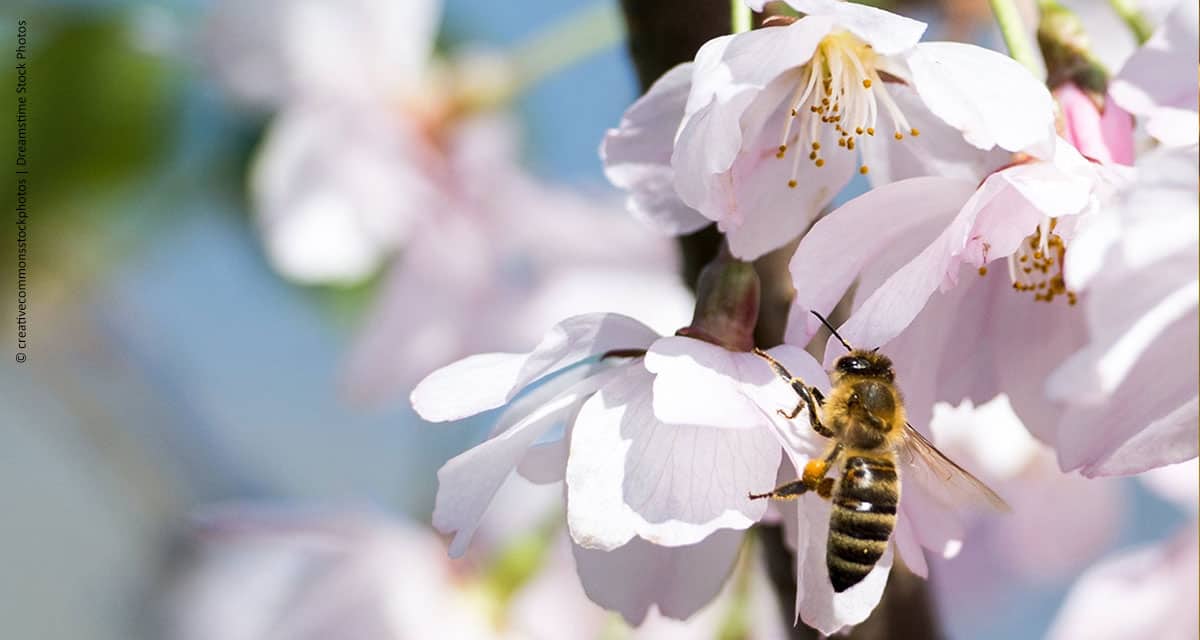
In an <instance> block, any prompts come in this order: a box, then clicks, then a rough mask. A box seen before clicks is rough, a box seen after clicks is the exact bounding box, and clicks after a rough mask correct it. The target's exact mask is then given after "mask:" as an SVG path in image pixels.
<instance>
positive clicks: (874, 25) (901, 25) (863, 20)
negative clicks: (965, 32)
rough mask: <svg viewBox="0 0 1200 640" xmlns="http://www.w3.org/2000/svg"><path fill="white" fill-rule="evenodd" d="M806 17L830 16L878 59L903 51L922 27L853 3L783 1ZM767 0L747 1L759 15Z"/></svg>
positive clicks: (917, 23)
mask: <svg viewBox="0 0 1200 640" xmlns="http://www.w3.org/2000/svg"><path fill="white" fill-rule="evenodd" d="M784 1H785V2H786V3H787V5H788V6H790V7H791V8H793V9H795V10H796V11H799V12H800V13H802V14H804V15H806V16H830V17H832V18H834V19H835V20H836V22H837V25H838V26H839V27H842V28H843V29H846V30H847V31H849V32H850V33H853V34H854V35H856V36H858V37H860V38H862V39H863V40H864V41H866V42H867V43H868V44H870V45H871V48H873V49H875V51H878V52H879V53H880V54H881V55H885V56H889V55H893V54H896V53H900V52H902V51H906V50H908V49H909V48H911V47H912V46H913V45H915V44H917V41H918V40H920V39H921V35H922V34H924V33H925V23H924V22H918V21H917V20H913V19H911V18H906V17H904V16H901V15H897V14H895V13H891V12H890V11H884V10H882V9H876V8H875V7H871V6H867V5H862V4H858V3H854V2H839V1H838V0H784ZM766 3H767V0H747V2H746V4H747V5H749V6H750V8H752V9H754V10H755V11H760V12H761V11H762V9H763V5H765V4H766Z"/></svg>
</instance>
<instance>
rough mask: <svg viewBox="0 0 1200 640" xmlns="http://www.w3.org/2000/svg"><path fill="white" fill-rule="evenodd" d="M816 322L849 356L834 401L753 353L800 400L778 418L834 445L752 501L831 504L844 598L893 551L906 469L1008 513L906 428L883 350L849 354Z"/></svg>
mask: <svg viewBox="0 0 1200 640" xmlns="http://www.w3.org/2000/svg"><path fill="white" fill-rule="evenodd" d="M813 315H815V316H817V318H818V319H820V320H821V322H822V323H823V324H824V325H825V326H826V327H827V328H828V329H829V330H830V331H831V332H833V335H834V336H835V337H836V338H837V339H838V340H839V341H840V342H841V343H842V346H844V347H845V348H846V351H847V352H848V353H847V354H846V355H844V356H842V357H840V358H838V359H837V362H836V363H835V364H834V368H833V372H832V373H831V374H830V379H831V382H832V387H831V389H830V392H829V397H824V396H823V395H822V394H821V392H820V391H819V390H817V389H816V388H815V387H812V386H809V385H808V384H806V383H805V382H804V381H803V380H801V379H800V378H797V377H795V376H793V375H792V374H791V373H790V372H788V370H787V369H786V368H784V366H783V365H782V364H780V363H779V362H778V361H776V360H775V359H774V358H772V357H771V356H770V355H768V354H766V353H765V352H763V351H761V350H758V349H755V350H754V353H755V354H757V355H758V356H759V357H761V358H763V359H764V360H766V361H767V362H768V363H769V364H770V366H771V368H772V369H774V371H775V373H776V374H778V375H779V376H780V377H781V378H783V379H784V380H787V381H788V383H789V384H791V386H792V388H793V389H794V390H795V391H796V394H797V395H798V396H800V400H799V402H798V403H797V404H796V407H795V408H794V409H792V410H791V411H784V410H782V409H780V410H779V414H780V415H782V416H784V417H785V418H787V419H789V420H791V419H793V418H795V417H796V416H797V415H799V414H800V412H801V411H802V410H804V409H805V408H807V409H808V419H809V423H810V425H811V426H812V428H813V430H814V431H816V432H817V433H818V434H820V435H822V436H824V437H826V438H829V439H830V441H831V442H830V443H829V447H828V449H827V450H826V451H825V454H824V455H823V456H821V457H820V458H814V459H812V460H810V461H809V462H808V463H807V464H806V465H805V466H804V471H803V473H802V474H801V477H800V479H799V480H795V481H793V482H789V483H787V484H784V485H781V486H779V487H776V488H775V489H774V490H772V491H770V492H769V493H763V494H754V493H751V494H750V499H752V500H757V499H761V498H776V499H784V500H787V499H796V498H798V497H800V496H801V495H803V494H805V493H807V492H809V491H815V492H816V493H817V495H819V496H820V497H821V498H824V499H827V500H832V502H833V513H832V515H831V517H830V521H829V538H828V541H827V544H826V548H825V564H826V566H827V567H828V568H829V581H830V583H831V584H832V585H833V590H834V591H836V592H838V593H841V592H843V591H845V590H846V589H849V588H850V587H853V586H854V585H856V584H858V583H859V582H861V581H862V580H863V578H865V577H867V574H869V573H870V572H871V570H872V569H873V568H874V567H875V563H876V562H878V561H879V558H880V557H881V556H883V552H884V551H885V550H886V549H887V545H888V539H889V538H891V535H892V530H893V529H894V528H895V525H896V508H897V507H898V505H899V503H900V480H901V477H900V476H901V473H900V470H899V467H900V466H903V468H904V473H905V474H906V475H907V474H910V473H911V474H915V475H925V477H924V478H921V480H923V481H922V482H921V484H922V486H923V487H931V486H932V487H935V490H936V491H938V493H939V495H940V496H944V497H946V498H947V501H948V502H953V503H956V504H962V503H975V504H981V505H988V506H990V507H991V508H995V509H997V510H1000V511H1007V510H1008V505H1007V504H1005V502H1004V500H1003V499H1001V498H1000V496H998V495H996V492H994V491H992V490H991V489H989V488H988V487H987V485H985V484H983V482H981V481H980V480H979V479H978V478H976V477H975V476H973V475H971V474H970V473H968V472H967V471H966V470H965V469H963V468H962V467H960V466H958V465H957V464H955V463H954V462H953V461H951V460H950V459H949V458H947V457H946V456H945V455H943V454H942V452H940V451H938V450H937V448H935V447H934V446H933V444H931V443H930V442H929V441H928V440H926V439H925V436H923V435H921V432H919V431H917V430H916V429H914V428H913V426H912V425H911V424H909V423H908V420H907V419H906V418H905V414H904V401H903V399H902V397H901V395H900V391H899V389H897V388H896V384H895V381H896V373H895V371H894V370H893V369H892V361H891V360H890V359H888V357H887V356H885V355H883V354H881V353H878V352H877V351H878V349H872V350H865V349H855V348H853V347H851V346H850V344H849V343H847V342H846V341H845V340H844V339H843V338H842V337H841V336H840V335H838V333H837V331H836V330H835V329H834V328H833V327H832V326H831V325H830V324H829V322H828V321H827V320H826V319H825V318H824V317H822V316H821V315H820V314H818V313H816V312H813ZM830 469H837V470H840V471H841V475H840V478H839V479H837V480H835V479H834V478H833V477H827V474H828V473H829V471H830Z"/></svg>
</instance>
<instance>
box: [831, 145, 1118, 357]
mask: <svg viewBox="0 0 1200 640" xmlns="http://www.w3.org/2000/svg"><path fill="white" fill-rule="evenodd" d="M1058 149H1059V153H1058V155H1056V158H1055V160H1056V162H1055V163H1049V162H1035V163H1031V164H1023V165H1019V166H1015V167H1011V168H1009V169H1005V170H1003V171H1001V172H999V173H995V174H992V175H991V176H990V177H989V178H988V179H987V180H985V181H984V183H983V185H981V186H980V188H979V189H978V190H977V191H976V192H975V193H974V195H972V196H971V198H970V199H969V200H968V201H967V202H966V204H964V205H963V206H962V209H961V210H960V211H959V212H958V215H957V216H955V218H954V220H953V222H951V223H950V225H949V226H948V227H947V228H946V230H945V231H944V232H943V233H942V234H941V235H940V236H939V237H938V238H937V239H936V240H934V241H933V242H932V243H931V244H930V245H929V246H928V247H926V248H925V250H923V251H922V252H921V253H920V254H919V255H918V256H917V257H915V258H913V259H912V261H910V262H909V263H908V264H906V265H904V266H903V267H902V268H900V270H898V271H897V272H896V273H895V274H893V275H892V276H890V277H889V278H888V279H887V280H886V281H885V282H884V283H883V284H882V285H880V286H879V288H878V289H876V290H875V291H874V293H872V294H871V296H870V297H869V298H867V300H866V301H865V302H863V304H862V306H860V307H859V308H858V309H856V310H855V311H854V313H853V314H852V315H851V316H850V319H849V320H847V321H846V323H845V324H844V325H842V327H841V328H840V331H841V333H842V335H843V336H844V337H845V338H846V339H847V340H849V341H850V343H851V344H855V345H858V346H863V347H874V346H879V345H883V344H886V343H887V342H888V341H890V340H891V339H893V338H895V337H896V336H897V335H899V334H900V333H901V332H902V331H903V330H904V329H905V328H906V327H907V326H908V325H909V323H911V322H912V320H913V318H915V317H916V315H917V314H918V313H920V311H921V309H922V308H923V307H924V306H925V304H926V301H928V300H929V297H930V296H931V295H933V293H934V292H935V291H938V290H941V291H946V290H948V289H950V288H952V287H954V286H955V285H956V284H957V283H958V278H959V275H960V270H961V267H962V265H963V264H964V263H966V264H969V265H971V266H974V267H978V266H982V265H984V264H986V263H987V262H989V261H991V260H994V259H996V258H1001V257H1005V256H1007V255H1009V254H1011V253H1012V252H1013V251H1014V250H1015V249H1016V248H1017V247H1018V246H1019V244H1020V243H1021V242H1022V241H1024V239H1025V238H1026V237H1027V236H1028V235H1029V234H1030V233H1032V232H1033V231H1034V229H1035V228H1036V227H1037V225H1038V224H1039V223H1041V222H1042V221H1043V220H1045V219H1046V218H1047V217H1063V216H1068V215H1074V214H1078V213H1080V212H1082V211H1084V210H1085V208H1086V207H1088V206H1089V205H1090V204H1091V203H1092V202H1093V191H1094V189H1095V188H1096V183H1095V180H1094V179H1089V178H1087V177H1084V176H1079V175H1076V174H1075V173H1074V171H1075V169H1076V164H1075V163H1074V158H1077V157H1078V155H1079V154H1078V152H1076V151H1074V148H1073V147H1071V146H1070V145H1069V144H1068V143H1067V142H1066V141H1060V143H1059V145H1058ZM1060 158H1062V159H1063V160H1062V163H1061V164H1059V159H1060ZM1079 160H1081V161H1082V162H1085V163H1086V160H1082V158H1079ZM1064 167H1065V168H1066V169H1064ZM827 353H832V351H827Z"/></svg>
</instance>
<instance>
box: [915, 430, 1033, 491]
mask: <svg viewBox="0 0 1200 640" xmlns="http://www.w3.org/2000/svg"><path fill="white" fill-rule="evenodd" d="M898 453H899V456H900V462H901V463H902V464H903V465H904V466H905V470H906V471H908V472H909V474H911V475H910V477H913V476H915V478H914V479H915V480H916V481H917V482H919V483H920V484H921V486H922V487H923V488H924V489H925V490H926V491H927V492H928V493H930V494H931V495H932V496H933V497H934V498H936V499H938V500H939V501H941V502H943V503H945V504H946V505H947V506H951V507H985V508H990V509H995V510H997V511H1009V510H1010V509H1009V506H1008V503H1007V502H1005V501H1004V498H1001V497H1000V496H998V495H996V492H995V491H992V490H991V488H989V487H988V486H987V485H986V484H984V483H983V481H982V480H980V479H979V478H976V477H975V476H973V475H971V473H970V472H969V471H967V470H966V469H963V468H962V467H960V466H958V465H957V464H956V463H955V462H954V461H953V460H951V459H950V458H947V457H946V455H945V454H943V453H942V452H941V451H938V450H937V447H935V446H933V443H932V442H930V441H929V440H927V439H926V438H925V436H923V435H921V432H920V431H917V430H916V429H914V428H913V426H912V425H911V424H908V423H907V422H906V423H904V438H903V440H901V442H900V446H899V449H898Z"/></svg>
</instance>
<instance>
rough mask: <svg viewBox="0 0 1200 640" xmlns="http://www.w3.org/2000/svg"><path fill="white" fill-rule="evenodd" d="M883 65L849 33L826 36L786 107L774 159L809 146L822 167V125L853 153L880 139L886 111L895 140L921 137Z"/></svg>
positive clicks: (793, 177)
mask: <svg viewBox="0 0 1200 640" xmlns="http://www.w3.org/2000/svg"><path fill="white" fill-rule="evenodd" d="M879 61H880V58H879V55H878V54H877V53H875V51H874V50H873V49H872V48H871V46H870V45H869V44H867V43H865V42H863V41H862V40H861V39H859V38H858V37H857V36H855V35H853V34H851V33H849V32H847V31H837V32H834V33H830V34H829V35H827V36H825V38H823V39H822V40H821V42H820V43H819V44H818V45H817V48H816V50H815V51H814V52H813V56H812V59H810V60H809V61H808V63H806V64H805V65H804V66H803V67H801V69H800V74H801V75H800V78H799V82H797V83H796V89H795V91H794V92H792V94H791V96H790V97H789V99H788V102H787V103H786V105H785V108H786V111H787V113H786V115H785V117H784V124H783V135H782V136H781V138H780V142H779V147H778V151H777V153H776V154H775V156H776V157H777V158H783V157H785V156H786V155H787V154H788V152H789V151H792V147H793V146H795V145H804V146H810V147H811V149H812V151H811V152H809V153H808V154H807V155H808V160H809V161H810V162H812V164H813V166H816V167H822V166H824V165H825V158H824V157H822V154H821V145H820V143H819V142H818V140H819V139H820V138H821V134H822V132H823V131H825V129H823V128H822V127H823V125H829V127H830V128H831V129H832V130H833V131H834V132H835V133H836V134H837V144H838V147H840V148H842V149H845V150H847V151H850V152H854V151H855V150H856V149H857V148H858V146H859V144H860V143H861V142H864V141H865V140H866V139H867V138H866V137H874V136H875V126H876V124H877V123H878V120H879V118H880V115H881V113H883V114H886V116H885V117H886V118H888V119H890V120H891V121H892V124H893V127H894V134H893V137H894V138H895V139H896V140H902V139H903V138H904V136H905V135H911V136H916V135H918V134H919V133H920V132H919V131H917V129H916V128H914V127H912V126H910V125H909V122H908V119H907V118H905V116H904V113H903V112H902V111H901V109H900V106H899V105H898V104H897V103H896V101H895V99H893V98H892V96H891V94H890V93H888V91H887V88H886V87H885V86H884V85H885V84H886V83H885V82H884V81H883V79H882V78H881V76H880V72H879V70H878V69H877V66H878V63H879ZM797 119H799V120H805V121H806V122H796V120H797ZM805 125H807V126H805ZM864 136H866V137H864ZM793 153H794V151H793ZM803 155H805V154H803V153H796V156H795V157H794V158H793V159H792V170H791V174H790V176H789V178H788V186H793V185H794V184H795V183H796V177H797V174H798V172H799V170H800V161H801V156H803ZM867 171H868V170H867V168H866V167H865V166H860V167H859V173H862V174H866V173H867Z"/></svg>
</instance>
